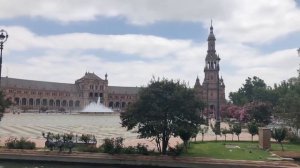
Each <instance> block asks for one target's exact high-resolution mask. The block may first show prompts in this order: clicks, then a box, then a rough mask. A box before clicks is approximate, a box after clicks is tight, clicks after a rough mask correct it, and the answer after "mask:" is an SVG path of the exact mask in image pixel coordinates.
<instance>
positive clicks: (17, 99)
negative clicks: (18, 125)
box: [15, 97, 20, 105]
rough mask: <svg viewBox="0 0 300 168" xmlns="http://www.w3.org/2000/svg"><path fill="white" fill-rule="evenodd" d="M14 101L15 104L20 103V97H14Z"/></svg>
mask: <svg viewBox="0 0 300 168" xmlns="http://www.w3.org/2000/svg"><path fill="white" fill-rule="evenodd" d="M15 103H16V105H20V98H18V97H16V98H15Z"/></svg>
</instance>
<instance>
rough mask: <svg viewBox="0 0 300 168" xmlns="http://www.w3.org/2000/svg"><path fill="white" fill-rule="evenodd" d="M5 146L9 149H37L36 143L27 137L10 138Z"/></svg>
mask: <svg viewBox="0 0 300 168" xmlns="http://www.w3.org/2000/svg"><path fill="white" fill-rule="evenodd" d="M5 146H6V147H7V148H8V149H35V143H34V142H31V141H29V140H26V139H25V138H21V139H17V138H9V139H7V140H6V141H5Z"/></svg>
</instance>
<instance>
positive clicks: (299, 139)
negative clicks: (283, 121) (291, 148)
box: [287, 132, 300, 144]
mask: <svg viewBox="0 0 300 168" xmlns="http://www.w3.org/2000/svg"><path fill="white" fill-rule="evenodd" d="M287 139H288V140H289V141H290V142H291V143H295V144H300V137H298V136H297V135H296V134H294V133H292V132H290V133H289V134H288V135H287Z"/></svg>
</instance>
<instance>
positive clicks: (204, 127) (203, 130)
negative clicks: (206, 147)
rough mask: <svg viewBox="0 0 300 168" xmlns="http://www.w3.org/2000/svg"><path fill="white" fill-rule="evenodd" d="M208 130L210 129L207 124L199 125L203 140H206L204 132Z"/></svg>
mask: <svg viewBox="0 0 300 168" xmlns="http://www.w3.org/2000/svg"><path fill="white" fill-rule="evenodd" d="M207 131H208V126H206V125H201V126H200V127H199V132H200V133H201V135H202V142H203V140H204V134H206V133H207Z"/></svg>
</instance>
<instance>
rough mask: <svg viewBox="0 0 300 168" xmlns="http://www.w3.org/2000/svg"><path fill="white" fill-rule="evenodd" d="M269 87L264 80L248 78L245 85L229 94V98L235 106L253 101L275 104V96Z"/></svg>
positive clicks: (255, 77)
mask: <svg viewBox="0 0 300 168" xmlns="http://www.w3.org/2000/svg"><path fill="white" fill-rule="evenodd" d="M274 94H275V92H273V91H272V88H271V87H268V86H267V85H266V83H265V82H264V80H262V79H260V78H259V77H257V76H254V77H253V78H250V77H248V78H247V79H246V81H245V84H243V86H242V87H241V88H240V89H239V90H238V91H237V92H230V93H229V98H230V100H231V101H232V103H233V104H235V105H244V104H246V103H250V102H253V101H268V102H271V103H276V101H277V99H276V98H277V96H274Z"/></svg>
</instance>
